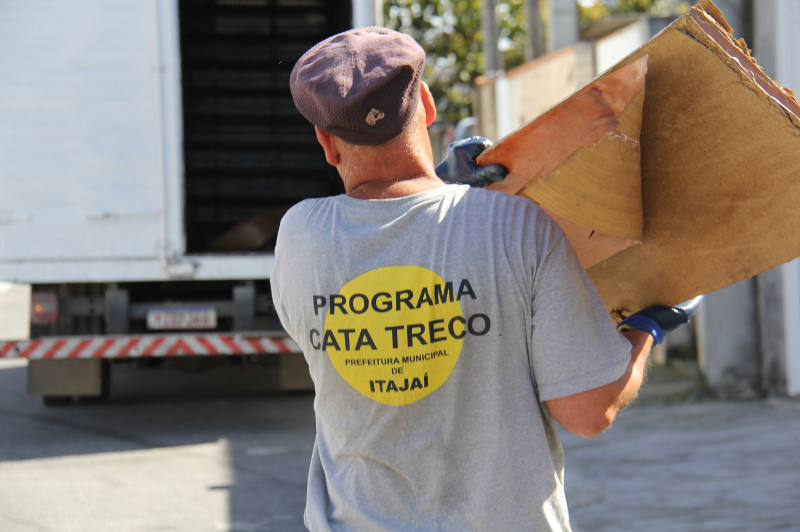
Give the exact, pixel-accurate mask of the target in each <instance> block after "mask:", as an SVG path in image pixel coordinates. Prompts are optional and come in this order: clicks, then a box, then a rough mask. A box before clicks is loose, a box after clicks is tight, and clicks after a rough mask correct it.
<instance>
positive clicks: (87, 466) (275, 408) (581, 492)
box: [0, 361, 800, 532]
mask: <svg viewBox="0 0 800 532" xmlns="http://www.w3.org/2000/svg"><path fill="white" fill-rule="evenodd" d="M184 369H185V368H184ZM256 377H258V375H257V372H254V371H253V370H252V368H250V369H249V370H248V368H238V369H237V368H228V369H225V368H215V369H212V370H210V371H208V372H205V373H202V372H188V373H187V372H186V371H177V370H173V369H169V368H167V369H164V368H161V369H153V370H140V369H136V368H128V369H124V368H123V369H117V368H115V373H114V381H115V382H114V387H113V388H112V390H113V391H112V395H111V398H110V401H109V402H108V403H99V404H80V403H79V404H73V405H67V406H58V407H46V406H44V405H43V404H42V402H41V400H40V399H38V398H35V397H28V396H27V395H26V394H25V368H24V367H23V366H20V365H19V363H18V362H15V361H0V531H2V532H23V531H25V532H28V531H58V532H62V531H64V532H72V531H75V532H95V531H98V532H99V531H104V532H106V531H136V532H138V531H147V532H151V531H180V532H204V531H215V532H219V531H253V532H255V531H286V532H293V531H300V530H305V529H304V527H303V525H302V511H303V506H304V502H305V486H306V475H307V470H308V462H309V458H310V453H311V448H312V445H313V442H314V419H313V410H312V404H313V395H311V394H280V393H270V392H268V391H265V390H260V389H258V386H256V385H254V384H253V383H254V382H260V381H266V380H268V379H267V378H266V377H264V378H256ZM640 404H641V405H642V406H638V407H634V408H630V409H628V410H627V411H625V412H623V413H622V414H621V415H620V417H619V419H618V420H617V422H615V424H614V426H613V427H612V428H611V429H610V430H609V431H608V432H607V433H606V434H604V435H602V436H600V437H599V438H597V439H595V440H583V439H581V438H578V437H575V436H572V435H570V434H568V433H563V432H562V440H563V443H564V447H565V453H566V475H565V485H566V490H567V500H568V502H569V506H570V514H571V520H572V524H573V528H574V530H575V532H593V531H598V532H605V531H612V530H613V531H618V532H623V531H652V532H666V531H678V530H680V531H723V530H724V531H735V530H748V531H778V530H781V531H800V443H799V442H800V402H798V401H794V400H789V399H773V400H759V401H749V402H738V403H732V402H718V401H713V400H708V398H707V397H705V396H704V395H703V394H702V393H698V387H697V385H696V383H694V382H692V381H690V380H687V379H684V378H681V377H680V376H677V375H672V374H668V372H667V374H666V377H665V373H664V372H656V373H655V374H654V378H652V379H651V383H650V385H649V388H648V391H647V392H646V393H644V394H643V396H642V398H641V400H640Z"/></svg>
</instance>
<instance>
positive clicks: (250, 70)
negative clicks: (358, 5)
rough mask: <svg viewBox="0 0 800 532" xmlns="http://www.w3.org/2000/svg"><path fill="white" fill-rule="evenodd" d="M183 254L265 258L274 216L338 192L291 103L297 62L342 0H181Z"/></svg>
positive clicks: (343, 7) (342, 25)
mask: <svg viewBox="0 0 800 532" xmlns="http://www.w3.org/2000/svg"><path fill="white" fill-rule="evenodd" d="M178 7H179V18H180V48H181V71H182V87H183V95H182V96H183V132H184V162H185V212H184V217H185V218H184V221H185V228H186V239H187V252H188V253H191V254H199V253H209V252H215V253H226V252H227V253H241V252H252V251H271V250H272V249H273V247H274V241H275V239H274V236H275V232H276V231H277V224H278V222H279V221H280V217H281V216H282V215H283V213H284V212H285V211H286V209H287V208H288V207H290V206H291V205H293V204H295V203H297V202H298V201H301V200H303V199H305V198H312V197H321V196H329V195H332V194H338V193H341V192H343V188H342V186H341V181H340V180H339V178H338V175H337V173H336V170H335V169H334V168H332V167H330V166H328V164H327V163H326V162H325V158H324V154H323V152H322V149H321V148H320V147H319V145H318V144H317V141H316V137H315V134H314V128H313V126H312V125H310V124H309V123H308V122H307V121H306V120H305V119H304V118H303V117H302V115H300V113H299V112H298V111H297V109H296V108H295V106H294V103H293V102H292V97H291V94H290V92H289V75H290V73H291V71H292V67H293V66H294V64H295V62H296V61H297V59H299V58H300V56H301V55H302V54H303V53H304V52H305V51H306V50H308V49H309V48H310V47H311V46H313V45H314V44H316V43H317V42H319V41H321V40H323V39H324V38H326V37H328V36H330V35H333V34H336V33H339V32H341V31H345V30H346V29H348V28H349V27H350V20H351V8H350V1H349V0H180V1H179V4H178Z"/></svg>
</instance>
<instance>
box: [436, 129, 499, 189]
mask: <svg viewBox="0 0 800 532" xmlns="http://www.w3.org/2000/svg"><path fill="white" fill-rule="evenodd" d="M491 145H492V141H491V140H489V139H487V138H486V137H471V138H468V139H463V140H458V141H456V142H454V143H452V144H450V146H448V147H447V152H445V154H444V160H443V161H442V162H440V163H439V165H438V166H437V167H436V169H435V172H436V175H437V176H439V179H441V180H442V181H444V182H445V183H460V184H462V185H469V186H471V187H485V186H486V185H489V184H491V183H496V182H497V181H502V180H503V179H504V178H505V177H506V175H508V170H506V169H505V167H503V166H501V165H499V164H490V165H487V166H478V165H477V164H475V158H476V157H477V156H478V155H479V154H480V153H481V152H482V151H483V150H485V149H486V148H488V147H489V146H491Z"/></svg>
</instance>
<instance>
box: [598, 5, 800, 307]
mask: <svg viewBox="0 0 800 532" xmlns="http://www.w3.org/2000/svg"><path fill="white" fill-rule="evenodd" d="M645 56H648V57H649V59H648V74H647V98H646V99H645V101H644V108H643V114H642V130H641V139H640V140H641V177H642V204H643V213H644V228H643V233H642V238H641V243H640V244H636V245H634V246H631V247H629V248H627V249H625V250H623V251H621V252H619V253H617V254H615V255H613V256H611V257H609V258H607V259H605V260H603V261H601V262H599V263H597V264H595V265H594V266H592V267H591V268H589V270H588V271H589V275H590V276H591V278H592V280H593V281H594V283H595V285H596V286H597V289H598V290H599V292H600V295H601V296H602V297H603V300H604V301H605V303H606V306H607V308H608V309H609V312H611V314H612V316H613V317H614V318H615V319H621V318H622V317H624V316H627V315H629V314H630V313H632V312H635V311H637V310H640V309H642V308H644V307H646V306H648V305H651V304H665V305H675V304H677V303H680V302H682V301H685V300H687V299H690V298H691V297H694V296H696V295H699V294H704V293H708V292H712V291H714V290H718V289H720V288H724V287H725V286H728V285H731V284H733V283H735V282H738V281H741V280H743V279H746V278H748V277H751V276H753V275H756V274H758V273H760V272H763V271H765V270H767V269H769V268H772V267H774V266H777V265H779V264H782V263H784V262H787V261H789V260H791V259H794V258H796V257H798V256H800V104H798V102H797V100H796V99H795V98H794V96H793V94H792V93H791V91H789V90H786V89H783V88H781V87H780V86H778V85H777V84H775V83H774V82H773V81H772V80H770V79H769V78H768V77H767V76H766V75H764V73H763V72H762V71H761V69H760V68H759V67H758V66H757V65H756V63H755V61H754V60H753V59H752V58H751V57H750V54H749V51H748V50H747V47H746V46H745V45H744V42H743V41H741V40H740V41H739V42H737V41H735V40H734V39H733V37H732V31H731V30H730V27H729V26H728V24H727V23H726V22H725V19H724V18H723V16H722V14H721V13H720V12H719V10H717V8H716V7H715V6H714V5H713V4H712V3H711V2H709V1H707V0H703V1H702V2H701V3H700V4H698V5H697V6H695V7H693V8H692V9H690V10H689V11H688V12H687V13H686V14H685V15H683V16H682V17H680V18H679V19H677V20H676V21H675V22H673V23H672V24H671V25H670V26H668V27H667V28H666V29H665V30H664V31H663V32H661V33H660V34H658V35H657V36H656V37H655V38H654V39H653V40H651V41H650V42H649V43H647V44H646V45H644V46H643V47H642V48H640V49H639V50H637V51H636V52H634V53H633V54H631V55H630V56H629V57H628V58H626V59H625V60H623V61H622V62H620V64H619V65H618V67H616V69H617V70H618V69H621V68H624V67H625V66H626V65H628V64H630V63H631V62H634V61H636V60H638V59H640V58H642V57H645ZM613 73H614V70H613V69H612V71H611V72H609V73H608V74H606V75H605V76H603V78H605V77H607V76H612V75H613ZM603 78H601V79H603Z"/></svg>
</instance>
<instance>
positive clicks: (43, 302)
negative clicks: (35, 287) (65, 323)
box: [31, 292, 58, 325]
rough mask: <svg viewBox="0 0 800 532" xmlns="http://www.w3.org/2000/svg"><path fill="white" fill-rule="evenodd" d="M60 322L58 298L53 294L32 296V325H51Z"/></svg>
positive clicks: (34, 294)
mask: <svg viewBox="0 0 800 532" xmlns="http://www.w3.org/2000/svg"><path fill="white" fill-rule="evenodd" d="M56 320H58V296H56V295H55V294H54V293H52V292H34V293H33V294H31V323H33V324H34V325H50V324H52V323H55V322H56Z"/></svg>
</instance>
